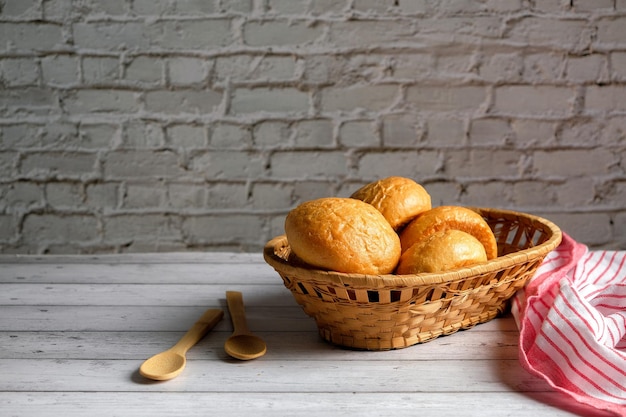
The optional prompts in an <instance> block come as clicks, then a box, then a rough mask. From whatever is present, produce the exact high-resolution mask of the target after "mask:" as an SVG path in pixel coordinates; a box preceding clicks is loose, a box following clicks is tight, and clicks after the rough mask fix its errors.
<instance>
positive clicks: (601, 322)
mask: <svg viewBox="0 0 626 417" xmlns="http://www.w3.org/2000/svg"><path fill="white" fill-rule="evenodd" d="M512 312H513V315H514V316H515V319H516V320H517V324H518V326H519V328H520V361H521V363H522V366H523V367H524V368H526V369H527V370H528V371H529V372H531V373H533V374H535V375H538V376H540V377H542V378H544V379H545V380H546V381H547V382H548V383H549V384H550V385H551V386H552V387H553V388H554V389H556V390H559V391H561V392H564V393H566V394H568V395H570V396H571V397H573V398H574V399H575V400H577V401H579V402H580V403H583V404H587V405H589V406H592V407H595V408H597V409H599V410H605V411H610V412H613V413H615V414H616V415H618V416H626V337H625V334H626V251H590V250H588V248H587V247H586V246H585V245H583V244H580V243H578V242H576V241H574V240H573V239H572V238H571V237H569V236H568V235H566V234H563V240H562V242H561V244H560V245H559V246H558V247H557V248H556V249H555V250H554V251H552V252H551V253H549V254H548V256H546V259H545V260H544V262H543V264H542V265H541V266H540V267H539V269H538V271H537V273H536V274H535V276H534V277H533V279H532V280H531V281H530V282H529V284H528V285H527V286H526V288H525V289H524V290H520V291H519V292H518V293H517V294H516V296H515V297H514V298H513V303H512Z"/></svg>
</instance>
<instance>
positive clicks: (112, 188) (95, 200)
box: [85, 182, 119, 210]
mask: <svg viewBox="0 0 626 417" xmlns="http://www.w3.org/2000/svg"><path fill="white" fill-rule="evenodd" d="M118 196H119V185H118V184H117V183H114V182H96V183H90V184H87V185H86V186H85V206H86V207H88V208H91V209H97V210H103V209H113V208H116V207H117V206H118V199H119V198H118Z"/></svg>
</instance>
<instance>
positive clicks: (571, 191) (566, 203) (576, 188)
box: [546, 177, 595, 208]
mask: <svg viewBox="0 0 626 417" xmlns="http://www.w3.org/2000/svg"><path fill="white" fill-rule="evenodd" d="M594 181H595V180H594V179H593V178H589V177H571V178H567V179H566V180H565V181H564V182H562V183H559V184H558V185H556V186H555V187H554V193H555V194H556V198H557V199H556V202H555V206H556V207H563V208H579V207H588V206H590V205H591V204H593V202H594V198H595V191H594V188H595V184H594ZM546 205H547V204H546Z"/></svg>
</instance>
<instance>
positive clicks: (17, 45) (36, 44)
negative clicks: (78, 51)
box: [0, 22, 64, 51]
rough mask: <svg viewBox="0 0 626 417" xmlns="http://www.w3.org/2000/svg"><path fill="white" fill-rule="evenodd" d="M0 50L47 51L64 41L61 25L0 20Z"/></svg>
mask: <svg viewBox="0 0 626 417" xmlns="http://www.w3.org/2000/svg"><path fill="white" fill-rule="evenodd" d="M0 39H3V42H2V43H0V50H1V49H6V48H8V47H9V46H10V48H11V49H24V50H33V51H47V50H50V49H52V48H54V47H56V46H59V45H62V44H63V43H64V38H63V33H62V27H61V25H56V24H53V23H45V22H39V23H37V24H36V25H34V24H30V23H9V22H0Z"/></svg>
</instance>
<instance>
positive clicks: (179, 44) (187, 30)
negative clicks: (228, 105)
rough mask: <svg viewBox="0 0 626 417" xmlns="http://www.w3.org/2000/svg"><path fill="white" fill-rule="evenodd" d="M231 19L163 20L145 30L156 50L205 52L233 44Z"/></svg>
mask: <svg viewBox="0 0 626 417" xmlns="http://www.w3.org/2000/svg"><path fill="white" fill-rule="evenodd" d="M230 25H231V22H230V19H202V20H195V19H194V20H182V19H181V20H162V21H157V22H155V23H153V24H151V25H149V26H148V27H146V30H145V32H144V33H145V36H148V37H149V39H150V46H152V47H154V48H164V49H174V50H205V49H208V48H212V47H217V46H227V45H229V44H231V43H232V42H233V39H234V37H233V34H232V33H231V31H230Z"/></svg>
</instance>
